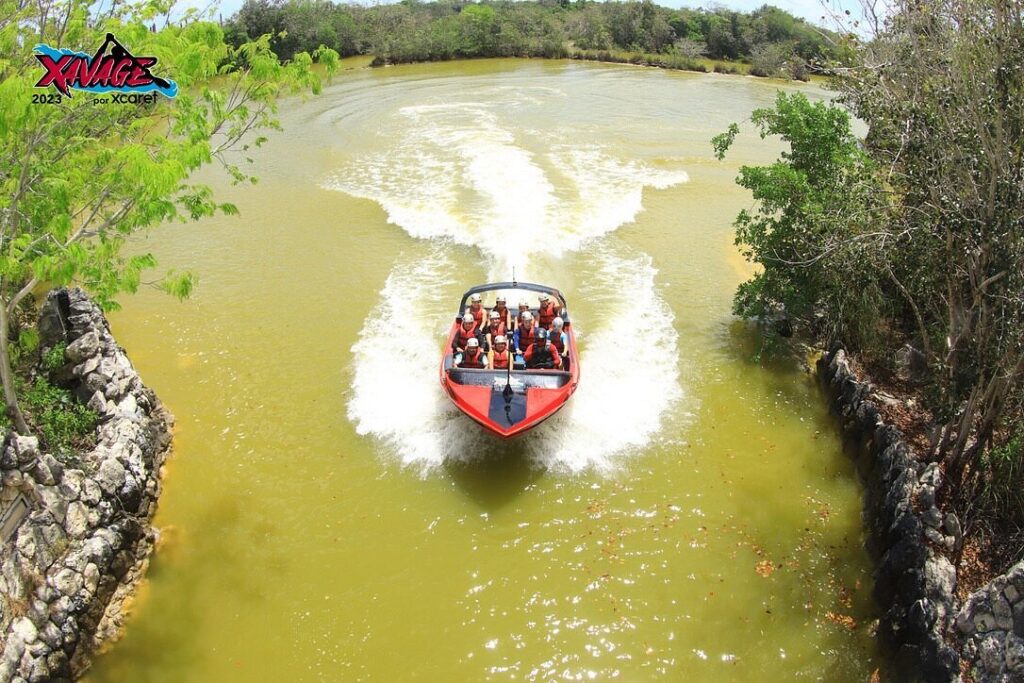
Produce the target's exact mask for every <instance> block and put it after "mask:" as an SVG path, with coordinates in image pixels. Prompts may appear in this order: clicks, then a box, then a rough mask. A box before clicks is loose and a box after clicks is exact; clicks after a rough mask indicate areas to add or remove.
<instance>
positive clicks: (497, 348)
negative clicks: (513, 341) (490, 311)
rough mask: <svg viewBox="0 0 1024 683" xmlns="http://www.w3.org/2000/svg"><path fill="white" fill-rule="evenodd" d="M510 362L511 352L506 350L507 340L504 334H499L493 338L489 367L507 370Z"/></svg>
mask: <svg viewBox="0 0 1024 683" xmlns="http://www.w3.org/2000/svg"><path fill="white" fill-rule="evenodd" d="M511 362H512V352H511V351H509V350H508V340H507V339H505V335H502V334H499V335H498V336H497V337H495V338H494V350H493V351H491V369H492V370H507V369H508V364H509V363H511Z"/></svg>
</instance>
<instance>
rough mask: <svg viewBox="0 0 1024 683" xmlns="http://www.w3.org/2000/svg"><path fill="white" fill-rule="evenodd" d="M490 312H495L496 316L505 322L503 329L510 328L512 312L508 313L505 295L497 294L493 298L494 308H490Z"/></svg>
mask: <svg viewBox="0 0 1024 683" xmlns="http://www.w3.org/2000/svg"><path fill="white" fill-rule="evenodd" d="M491 313H497V314H498V317H499V318H501V322H503V323H505V329H506V330H511V329H512V314H511V313H509V310H508V304H507V303H506V299H505V295H504V294H499V295H498V296H497V297H495V299H494V308H492V309H491Z"/></svg>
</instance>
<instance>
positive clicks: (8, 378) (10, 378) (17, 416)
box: [0, 304, 29, 436]
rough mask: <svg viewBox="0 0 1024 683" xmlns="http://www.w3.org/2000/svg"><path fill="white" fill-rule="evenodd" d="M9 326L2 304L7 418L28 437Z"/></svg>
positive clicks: (0, 349) (1, 367)
mask: <svg viewBox="0 0 1024 683" xmlns="http://www.w3.org/2000/svg"><path fill="white" fill-rule="evenodd" d="M8 324H9V320H8V317H7V307H6V306H4V305H3V304H0V380H2V381H3V385H4V402H5V403H6V404H7V417H9V418H10V420H11V424H12V425H14V431H16V432H17V433H18V434H22V435H24V436H27V435H28V434H29V428H28V424H27V423H26V422H25V416H24V415H22V413H21V408H20V407H18V395H17V394H16V393H15V392H14V370H12V369H11V354H10V350H9V349H8V348H7V345H8V331H9V330H8Z"/></svg>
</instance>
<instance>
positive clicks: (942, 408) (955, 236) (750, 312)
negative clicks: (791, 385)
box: [715, 0, 1024, 568]
mask: <svg viewBox="0 0 1024 683" xmlns="http://www.w3.org/2000/svg"><path fill="white" fill-rule="evenodd" d="M834 84H835V87H836V88H837V89H838V90H839V91H840V97H841V101H842V102H843V103H844V105H845V106H837V105H826V104H824V103H821V102H819V103H815V104H811V103H810V102H808V100H807V99H806V98H804V97H803V96H802V95H799V94H797V95H793V96H790V95H785V94H780V95H779V97H778V101H777V103H776V106H775V107H774V108H772V109H762V110H758V111H756V112H755V113H754V115H753V122H754V124H755V125H756V127H757V128H758V129H759V130H760V132H761V133H762V134H763V135H778V136H781V137H782V138H783V140H784V141H786V142H787V143H788V144H789V148H790V151H788V152H787V153H786V154H784V155H783V156H782V158H780V159H779V160H778V161H777V162H776V163H775V164H773V165H771V166H761V167H744V168H743V169H742V170H741V174H740V178H739V180H738V182H739V183H740V184H741V185H743V186H744V187H746V188H748V189H750V190H751V191H752V193H753V196H754V198H755V200H757V204H756V207H755V210H753V211H744V212H742V213H741V214H740V215H739V217H738V218H737V221H736V228H737V237H736V239H737V244H739V245H740V246H741V248H742V249H744V251H745V252H746V254H747V256H748V257H749V258H750V259H751V260H753V261H755V262H757V263H758V264H760V265H761V266H762V270H761V272H760V273H759V274H758V275H757V276H756V277H754V278H753V279H752V280H750V281H748V282H747V283H744V284H743V285H742V286H741V287H740V289H739V291H738V292H737V295H736V299H735V311H736V312H737V313H738V314H740V315H742V316H744V317H748V318H756V319H760V320H762V321H767V322H769V323H771V326H772V327H776V328H777V329H778V330H779V331H781V332H783V333H785V334H790V333H791V332H793V331H796V332H797V333H798V334H797V336H804V337H810V338H812V339H814V340H816V341H817V342H818V343H819V344H829V343H831V342H833V341H835V340H842V341H843V342H845V344H846V345H847V347H848V349H849V350H851V351H854V352H856V354H857V358H858V361H859V362H860V363H861V364H862V366H865V367H867V368H868V369H869V370H870V372H871V373H872V374H873V376H874V377H876V378H878V379H879V380H880V381H882V382H883V383H884V384H885V385H886V386H887V387H889V388H890V389H891V390H894V391H896V392H897V393H904V394H906V395H909V396H911V399H910V403H909V404H907V405H911V406H912V407H913V409H912V410H911V411H910V412H912V413H914V417H915V418H916V419H911V420H909V421H908V422H907V423H906V424H905V425H903V426H904V427H905V428H906V429H908V431H910V432H911V433H912V434H916V436H917V437H918V445H919V447H920V450H921V456H922V457H923V458H924V459H926V460H927V461H931V462H938V463H941V466H942V470H943V472H944V476H945V481H946V482H947V483H946V485H945V487H943V489H942V495H943V497H944V501H945V504H946V505H947V506H948V509H953V510H955V511H956V512H957V513H958V514H959V515H960V516H961V519H963V520H965V521H966V523H967V525H966V529H967V531H968V532H969V534H970V533H972V532H977V533H976V534H975V537H979V536H980V537H982V538H984V539H986V541H985V542H986V543H989V544H990V545H989V546H988V547H983V549H982V550H979V551H978V554H979V555H980V556H983V557H986V558H987V559H988V560H990V561H993V562H995V564H997V565H1001V566H1002V567H1004V568H1005V566H1007V565H1008V564H1009V563H1011V562H1014V561H1017V560H1019V559H1020V558H1021V557H1022V555H1024V183H1022V182H1021V179H1022V178H1024V3H1022V2H1021V1H1020V0H994V1H993V2H987V3H972V2H969V1H964V0H940V1H939V2H936V3H929V4H928V5H927V6H926V7H925V6H922V5H920V4H918V3H916V2H913V1H912V0H902V1H901V2H899V3H897V4H896V5H895V6H894V7H893V12H892V15H891V16H889V17H887V18H886V19H885V21H884V23H883V24H881V25H879V26H878V27H876V30H875V32H874V36H873V39H872V40H871V41H870V42H868V43H866V44H865V45H863V46H862V47H861V48H860V49H859V50H858V56H857V60H856V62H855V63H854V66H853V67H852V68H850V69H846V70H843V71H841V72H840V73H839V74H838V77H837V78H836V79H835V81H834ZM851 113H852V114H853V115H855V116H856V117H857V118H859V119H860V120H861V121H862V122H863V123H865V124H866V125H867V126H868V134H867V136H866V138H865V139H863V140H861V139H859V138H858V137H857V136H855V135H854V134H853V132H852V130H851ZM737 130H738V128H737V127H736V126H733V127H731V128H730V130H729V131H727V132H726V133H724V134H722V135H720V136H718V137H717V138H716V139H715V146H716V148H717V150H718V151H719V153H720V154H721V153H723V152H724V151H725V149H726V148H727V147H728V145H729V144H730V143H731V141H732V138H733V137H734V136H735V134H736V132H737ZM780 323H781V324H780Z"/></svg>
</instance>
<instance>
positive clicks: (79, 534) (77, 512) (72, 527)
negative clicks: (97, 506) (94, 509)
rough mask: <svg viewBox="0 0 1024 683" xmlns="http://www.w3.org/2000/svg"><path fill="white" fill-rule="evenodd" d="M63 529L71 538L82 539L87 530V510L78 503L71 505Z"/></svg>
mask: <svg viewBox="0 0 1024 683" xmlns="http://www.w3.org/2000/svg"><path fill="white" fill-rule="evenodd" d="M64 528H65V529H66V530H67V532H68V535H69V536H70V537H71V538H83V537H84V536H85V532H86V531H87V530H88V528H89V508H87V507H86V506H85V505H84V504H83V503H81V502H80V501H75V502H74V503H71V505H69V506H68V512H67V515H66V517H65V520H64Z"/></svg>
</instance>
